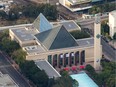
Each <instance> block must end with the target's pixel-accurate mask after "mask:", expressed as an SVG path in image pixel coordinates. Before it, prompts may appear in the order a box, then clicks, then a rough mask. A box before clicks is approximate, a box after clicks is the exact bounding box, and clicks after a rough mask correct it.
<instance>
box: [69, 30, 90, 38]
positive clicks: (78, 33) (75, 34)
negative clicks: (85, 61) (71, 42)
mask: <svg viewBox="0 0 116 87" xmlns="http://www.w3.org/2000/svg"><path fill="white" fill-rule="evenodd" d="M70 34H71V35H72V36H73V37H74V38H75V39H82V38H88V37H90V35H89V34H88V33H86V32H84V31H80V30H75V31H72V32H70Z"/></svg>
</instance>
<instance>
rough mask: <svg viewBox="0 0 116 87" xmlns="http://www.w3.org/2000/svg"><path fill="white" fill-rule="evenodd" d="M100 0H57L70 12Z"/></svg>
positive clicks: (82, 8)
mask: <svg viewBox="0 0 116 87" xmlns="http://www.w3.org/2000/svg"><path fill="white" fill-rule="evenodd" d="M98 1H102V0H59V3H60V4H61V5H63V6H64V7H66V8H67V9H69V10H70V11H72V12H75V11H81V10H86V9H89V8H91V7H92V3H94V2H98Z"/></svg>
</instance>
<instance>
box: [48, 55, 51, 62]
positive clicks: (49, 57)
mask: <svg viewBox="0 0 116 87" xmlns="http://www.w3.org/2000/svg"><path fill="white" fill-rule="evenodd" d="M48 62H49V63H50V64H52V55H48Z"/></svg>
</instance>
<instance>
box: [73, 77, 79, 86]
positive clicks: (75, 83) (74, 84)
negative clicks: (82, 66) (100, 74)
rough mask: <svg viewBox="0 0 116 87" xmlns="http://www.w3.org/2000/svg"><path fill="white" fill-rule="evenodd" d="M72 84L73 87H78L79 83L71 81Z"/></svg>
mask: <svg viewBox="0 0 116 87" xmlns="http://www.w3.org/2000/svg"><path fill="white" fill-rule="evenodd" d="M72 84H73V87H78V86H79V83H78V82H77V81H76V80H75V79H73V80H72Z"/></svg>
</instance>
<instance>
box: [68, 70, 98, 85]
mask: <svg viewBox="0 0 116 87" xmlns="http://www.w3.org/2000/svg"><path fill="white" fill-rule="evenodd" d="M70 76H71V77H72V79H75V80H76V81H78V83H79V86H78V87H98V85H97V84H96V83H95V82H94V81H93V80H92V79H91V78H90V77H89V76H88V75H87V74H86V73H85V72H81V73H79V74H74V75H70Z"/></svg>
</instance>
